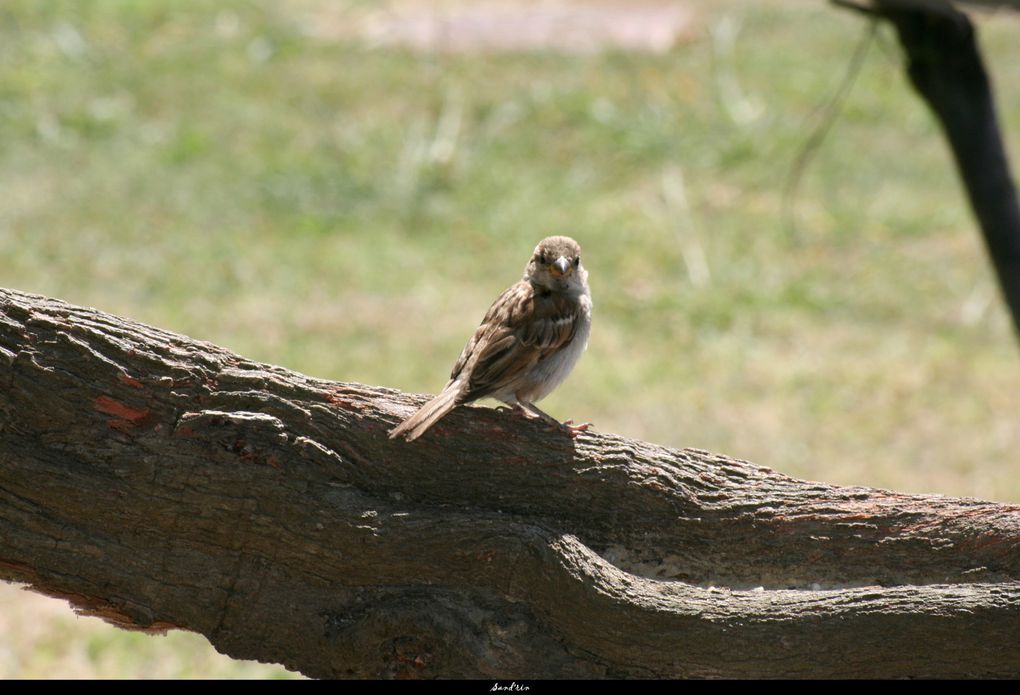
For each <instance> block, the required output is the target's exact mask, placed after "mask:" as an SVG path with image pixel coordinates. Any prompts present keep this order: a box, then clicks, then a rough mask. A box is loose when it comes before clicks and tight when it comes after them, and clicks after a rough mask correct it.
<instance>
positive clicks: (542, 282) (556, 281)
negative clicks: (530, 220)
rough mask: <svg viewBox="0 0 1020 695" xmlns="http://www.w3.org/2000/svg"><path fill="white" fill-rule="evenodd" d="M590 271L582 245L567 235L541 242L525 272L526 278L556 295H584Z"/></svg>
mask: <svg viewBox="0 0 1020 695" xmlns="http://www.w3.org/2000/svg"><path fill="white" fill-rule="evenodd" d="M587 278H588V271H586V270H585V269H584V266H583V265H581V246H580V244H578V243H577V242H576V241H574V240H573V239H571V238H570V237H567V236H551V237H547V238H545V239H542V241H540V242H539V243H538V246H536V247H535V252H534V253H533V254H532V255H531V260H530V261H528V266H527V267H526V268H525V269H524V279H525V280H530V281H531V282H532V283H534V284H536V285H539V286H540V287H544V288H545V289H548V290H550V291H553V292H583V291H584V287H585V282H586V280H587Z"/></svg>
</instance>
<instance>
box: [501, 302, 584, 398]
mask: <svg viewBox="0 0 1020 695" xmlns="http://www.w3.org/2000/svg"><path fill="white" fill-rule="evenodd" d="M578 304H579V305H580V310H581V316H580V318H579V319H578V324H577V330H576V331H575V333H574V337H573V338H572V339H571V340H570V343H569V344H567V345H565V346H564V347H563V349H561V350H558V351H557V352H556V353H555V354H553V355H550V356H549V357H546V358H545V359H544V360H542V361H541V362H539V363H538V364H536V365H535V366H534V368H533V369H532V370H531V372H530V373H529V374H528V378H527V382H528V384H527V385H526V386H525V388H522V389H518V391H517V394H518V397H519V398H522V399H523V400H526V401H529V402H531V403H534V402H536V401H539V400H541V399H543V398H545V397H546V396H548V395H549V394H550V393H552V391H553V389H555V388H556V387H557V386H559V385H560V384H561V383H563V380H564V379H566V378H567V376H568V375H569V374H570V372H571V370H572V369H573V368H574V365H575V364H577V360H579V359H580V358H581V353H583V352H584V350H585V348H586V347H588V336H589V334H591V295H590V294H588V293H585V294H582V295H581V296H580V298H579V301H578Z"/></svg>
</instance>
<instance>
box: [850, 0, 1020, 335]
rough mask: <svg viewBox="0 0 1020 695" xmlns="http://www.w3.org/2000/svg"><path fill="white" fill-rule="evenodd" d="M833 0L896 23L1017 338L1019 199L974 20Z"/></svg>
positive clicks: (890, 4) (949, 12) (909, 1)
mask: <svg viewBox="0 0 1020 695" xmlns="http://www.w3.org/2000/svg"><path fill="white" fill-rule="evenodd" d="M832 1H833V3H834V4H836V5H837V6H840V7H843V8H847V9H852V10H855V11H858V12H862V13H865V14H868V15H870V16H877V17H883V18H885V19H887V20H888V21H889V22H890V23H891V24H892V25H893V26H894V27H896V31H897V34H898V35H899V39H900V44H902V46H903V50H904V52H905V53H906V58H907V65H906V68H907V75H908V76H909V78H910V83H911V84H912V85H913V86H914V89H915V90H916V91H917V93H918V95H920V96H921V98H922V99H924V101H925V103H927V104H928V107H929V108H930V109H931V110H932V113H933V114H934V115H935V117H936V118H937V119H938V122H939V125H940V126H941V127H942V130H943V132H944V133H945V136H946V139H947V140H948V142H949V146H950V148H951V149H952V152H953V157H954V159H955V160H956V167H957V171H958V172H959V174H960V178H961V179H962V181H963V184H964V186H965V188H966V189H967V196H968V199H969V201H970V207H971V210H973V212H974V216H975V217H976V218H977V221H978V224H979V226H980V227H981V233H982V235H983V236H984V240H985V247H986V248H987V250H988V255H989V257H990V258H991V261H992V265H993V266H994V267H995V271H996V274H997V276H998V279H999V287H1000V289H1001V291H1002V296H1003V298H1004V299H1005V300H1006V306H1007V307H1008V308H1009V310H1010V313H1011V314H1012V317H1013V327H1014V329H1015V330H1016V332H1017V336H1018V337H1020V200H1018V198H1017V190H1016V185H1015V183H1014V181H1013V175H1012V172H1011V171H1010V167H1009V158H1008V156H1007V154H1006V147H1005V144H1004V143H1003V139H1002V135H1001V133H1000V130H999V121H998V118H997V117H996V115H995V99H994V97H993V95H992V87H991V83H990V81H989V79H988V74H987V73H986V71H985V67H984V63H983V61H982V60H981V51H980V49H979V48H978V43H977V36H976V32H975V31H974V27H973V25H972V24H971V22H970V20H969V19H968V18H967V15H966V14H964V13H963V12H961V11H959V10H957V9H956V8H955V7H953V5H952V4H951V3H949V2H947V1H946V0H923V1H921V0H871V3H870V4H869V5H859V4H856V3H854V2H848V0H832ZM994 4H1008V3H994Z"/></svg>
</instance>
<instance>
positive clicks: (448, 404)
mask: <svg viewBox="0 0 1020 695" xmlns="http://www.w3.org/2000/svg"><path fill="white" fill-rule="evenodd" d="M459 397H460V388H459V384H456V383H453V384H450V385H449V386H447V387H446V388H445V389H443V392H442V393H440V394H439V395H438V396H436V397H435V398H433V399H432V400H431V401H429V402H428V403H426V404H425V405H423V406H422V407H421V408H419V409H418V412H416V413H415V414H414V415H412V416H411V417H409V418H407V419H406V420H404V421H403V422H401V423H400V424H399V425H397V426H396V427H394V428H393V429H392V430H390V439H394V438H396V437H399V436H400V435H402V434H404V433H405V432H409V434H408V435H407V441H409V442H410V441H414V440H415V439H417V438H418V437H420V436H421V435H422V434H424V433H425V430H427V429H428V428H429V427H432V425H434V424H436V421H437V420H439V418H441V417H443V416H444V415H446V414H447V413H448V412H450V411H451V410H453V409H454V408H455V407H456V406H457V404H458V402H459Z"/></svg>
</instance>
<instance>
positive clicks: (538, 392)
mask: <svg viewBox="0 0 1020 695" xmlns="http://www.w3.org/2000/svg"><path fill="white" fill-rule="evenodd" d="M591 306H592V304H591V292H590V291H589V289H588V271H587V270H585V269H584V266H583V265H581V247H580V245H578V243H577V242H576V241H574V240H573V239H571V238H570V237H565V236H551V237H548V238H546V239H543V240H542V241H541V242H539V244H538V246H536V247H535V252H534V253H533V254H532V255H531V259H530V260H529V261H528V265H527V266H526V267H525V268H524V277H523V278H521V280H520V282H518V283H517V284H515V285H513V286H511V287H510V288H509V289H507V290H506V291H505V292H503V294H501V295H499V297H498V298H497V299H496V301H495V302H493V304H492V306H491V307H489V311H488V312H487V313H486V314H485V318H483V319H482V323H481V325H480V326H479V327H478V330H476V331H475V334H474V335H473V336H471V340H469V341H468V343H467V345H465V346H464V350H463V352H461V353H460V359H458V360H457V363H456V364H455V365H453V371H451V372H450V381H449V382H448V383H447V384H446V386H445V387H444V388H443V390H442V392H441V393H440V394H439V395H438V396H436V397H435V398H433V399H432V400H431V401H429V402H428V403H426V404H425V405H423V406H422V407H421V409H419V410H418V412H416V413H414V414H413V415H411V416H410V417H409V418H407V419H406V420H404V421H403V422H401V423H400V424H399V425H397V427H395V428H394V429H392V430H391V431H390V439H393V438H395V437H399V436H400V435H403V434H406V436H407V441H412V440H414V439H417V438H418V437H420V436H421V435H422V434H423V433H424V432H425V431H426V430H428V428H430V427H432V425H434V424H435V423H436V422H437V421H438V420H439V419H440V418H442V417H443V416H444V415H446V414H447V413H448V412H450V411H451V410H453V409H454V408H455V407H457V406H458V405H461V404H463V403H471V402H472V401H476V400H478V399H480V398H494V399H496V400H499V401H502V402H503V403H505V404H507V405H508V406H510V407H511V408H513V409H514V410H516V411H519V412H521V413H522V414H524V415H525V416H527V417H532V418H541V419H542V420H545V421H546V422H548V423H549V424H551V425H555V426H556V427H558V428H564V429H565V430H566V431H567V432H568V433H569V434H570V435H571V436H575V435H576V433H577V432H579V431H582V430H584V429H587V427H588V425H578V426H572V425H571V422H572V421H570V420H568V421H567V422H565V423H563V424H562V425H561V424H560V423H559V422H558V421H557V420H556V419H555V418H553V417H552V416H550V415H547V414H546V413H544V412H542V411H541V410H539V408H538V407H537V406H536V405H535V402H536V401H539V400H541V399H542V398H544V397H546V396H548V395H549V394H550V393H551V392H552V390H553V389H555V388H556V387H557V386H559V385H560V383H562V382H563V380H564V379H566V378H567V375H568V374H570V370H572V369H573V368H574V365H575V364H577V360H578V358H580V357H581V353H582V352H584V350H585V348H586V347H587V346H588V335H589V334H590V333H591Z"/></svg>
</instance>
